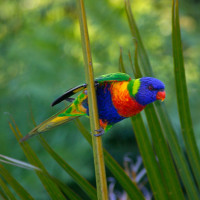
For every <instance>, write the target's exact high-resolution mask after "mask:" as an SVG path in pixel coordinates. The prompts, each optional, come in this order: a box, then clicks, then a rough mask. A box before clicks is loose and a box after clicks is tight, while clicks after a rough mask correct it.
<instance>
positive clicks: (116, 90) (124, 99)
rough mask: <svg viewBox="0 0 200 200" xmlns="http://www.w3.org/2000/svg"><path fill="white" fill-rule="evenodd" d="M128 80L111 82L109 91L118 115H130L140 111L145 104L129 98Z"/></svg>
mask: <svg viewBox="0 0 200 200" xmlns="http://www.w3.org/2000/svg"><path fill="white" fill-rule="evenodd" d="M127 85H128V81H125V82H116V83H113V84H112V86H111V88H110V92H111V96H112V102H113V105H114V106H115V108H116V109H117V111H118V113H119V115H121V116H123V117H131V116H134V115H136V114H137V113H139V112H141V111H142V110H143V109H144V108H145V106H143V105H141V104H139V103H137V102H136V101H135V99H133V98H131V96H130V95H129V92H128V90H127Z"/></svg>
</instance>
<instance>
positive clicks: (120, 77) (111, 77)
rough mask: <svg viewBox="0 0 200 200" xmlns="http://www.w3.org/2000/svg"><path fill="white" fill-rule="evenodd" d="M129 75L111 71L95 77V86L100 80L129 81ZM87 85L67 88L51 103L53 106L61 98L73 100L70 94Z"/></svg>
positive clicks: (61, 99)
mask: <svg viewBox="0 0 200 200" xmlns="http://www.w3.org/2000/svg"><path fill="white" fill-rule="evenodd" d="M130 80H131V77H130V76H129V75H128V74H125V73H120V72H118V73H111V74H106V75H102V76H100V77H99V78H96V79H95V87H96V86H97V85H98V84H99V83H102V82H115V81H116V82H117V81H130ZM86 87H87V84H82V85H79V86H77V87H74V88H72V89H69V90H67V91H66V92H65V93H64V94H63V95H61V96H60V97H58V98H57V99H56V100H55V101H54V102H53V103H52V104H51V105H52V106H55V105H56V104H58V103H60V102H61V101H63V100H67V101H73V100H74V99H73V98H70V97H71V96H72V95H74V94H76V93H78V92H80V91H82V90H84V89H85V88H86Z"/></svg>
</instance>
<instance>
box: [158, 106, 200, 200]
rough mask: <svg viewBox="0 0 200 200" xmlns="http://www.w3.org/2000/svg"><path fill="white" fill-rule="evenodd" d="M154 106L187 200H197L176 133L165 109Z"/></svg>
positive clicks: (195, 189) (197, 196)
mask: <svg viewBox="0 0 200 200" xmlns="http://www.w3.org/2000/svg"><path fill="white" fill-rule="evenodd" d="M155 104H156V106H155V107H156V111H157V112H156V113H158V112H159V117H160V121H162V126H163V131H164V134H165V137H166V138H167V140H168V141H169V143H168V144H169V146H170V150H171V152H172V154H173V157H174V161H175V163H176V166H177V170H178V172H179V174H180V177H181V179H182V181H183V184H184V186H185V190H186V192H187V195H188V198H189V199H190V200H198V199H199V194H198V191H197V187H196V185H195V183H194V180H193V178H192V174H191V171H190V169H189V167H188V164H187V161H186V159H185V157H184V155H183V152H182V149H181V147H180V145H179V144H178V141H177V137H176V133H175V131H174V129H173V127H172V124H171V122H170V121H169V117H168V116H167V110H166V107H165V106H164V105H163V104H162V103H160V102H156V103H155Z"/></svg>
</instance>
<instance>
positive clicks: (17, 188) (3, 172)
mask: <svg viewBox="0 0 200 200" xmlns="http://www.w3.org/2000/svg"><path fill="white" fill-rule="evenodd" d="M0 174H1V176H2V177H3V178H4V179H5V180H6V181H7V182H8V183H9V184H10V186H11V187H12V188H13V189H14V190H15V192H16V193H17V194H18V196H19V197H20V198H21V199H24V200H27V199H30V200H32V199H33V197H32V196H31V195H30V194H29V193H28V192H27V191H26V190H25V189H24V188H23V187H22V186H21V185H20V184H19V183H18V182H17V181H16V180H15V178H13V177H12V176H11V175H10V173H9V172H8V171H7V169H6V168H5V167H4V166H3V165H1V164H0Z"/></svg>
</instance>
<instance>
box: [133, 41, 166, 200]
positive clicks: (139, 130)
mask: <svg viewBox="0 0 200 200" xmlns="http://www.w3.org/2000/svg"><path fill="white" fill-rule="evenodd" d="M137 49H138V48H137V41H135V55H134V60H135V65H134V70H133V72H135V73H134V74H135V77H136V78H140V77H142V74H141V71H140V68H139V64H138V51H137ZM131 122H132V125H133V129H134V133H135V136H136V139H137V143H138V146H139V150H140V153H141V156H142V158H143V162H144V165H145V168H146V170H147V175H148V177H149V182H150V185H151V187H152V191H153V194H154V197H155V199H158V200H160V199H168V195H167V192H166V191H167V190H166V185H165V182H164V181H163V177H162V173H161V171H160V169H159V166H158V162H157V161H156V158H155V154H154V152H153V149H152V144H151V141H150V139H149V137H148V134H147V131H146V128H145V125H144V122H143V120H142V117H141V115H140V114H138V115H137V116H135V117H132V118H131Z"/></svg>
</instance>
